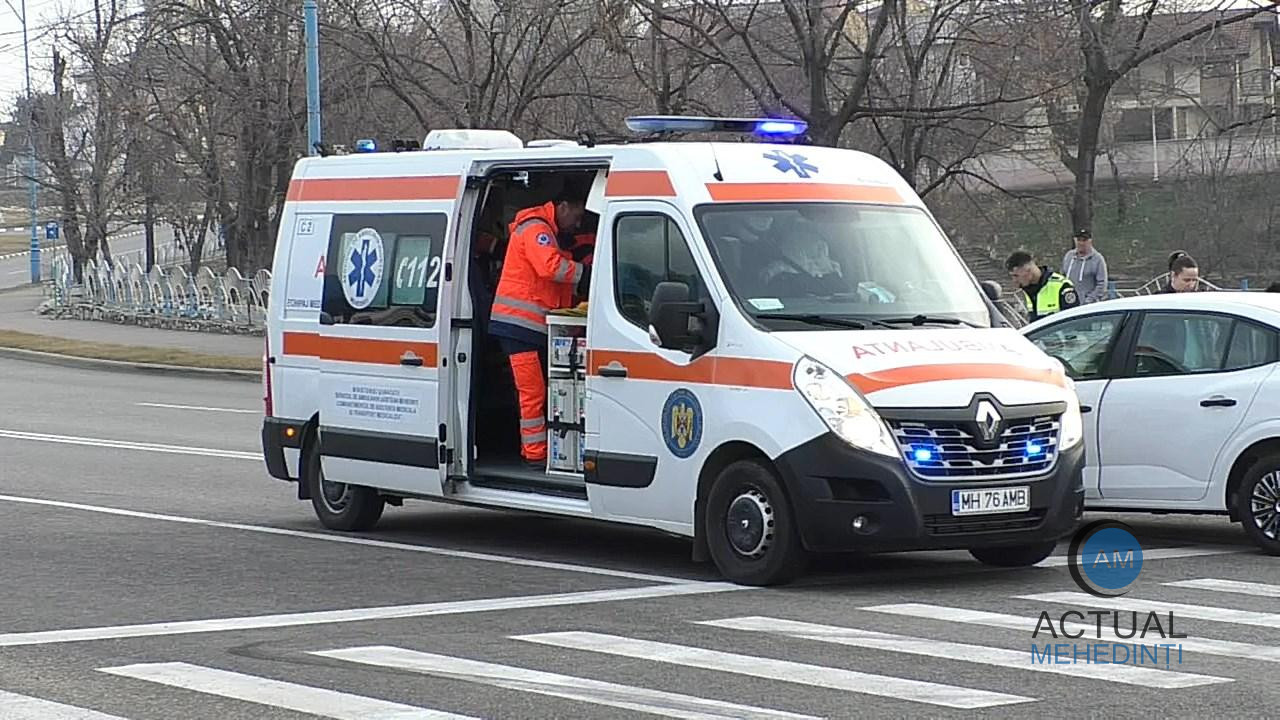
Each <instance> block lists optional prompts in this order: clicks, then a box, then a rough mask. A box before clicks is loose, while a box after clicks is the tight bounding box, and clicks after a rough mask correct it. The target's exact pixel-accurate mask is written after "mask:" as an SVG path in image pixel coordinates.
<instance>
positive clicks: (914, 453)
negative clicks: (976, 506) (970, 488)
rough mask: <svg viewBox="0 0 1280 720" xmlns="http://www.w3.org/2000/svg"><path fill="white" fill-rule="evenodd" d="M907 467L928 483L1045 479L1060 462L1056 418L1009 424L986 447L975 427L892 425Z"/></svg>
mask: <svg viewBox="0 0 1280 720" xmlns="http://www.w3.org/2000/svg"><path fill="white" fill-rule="evenodd" d="M889 425H890V427H891V428H892V429H893V434H894V436H895V437H896V438H897V440H898V447H899V448H900V449H901V450H902V454H903V459H905V460H906V463H907V467H909V468H911V471H912V472H913V473H915V474H916V475H918V476H919V477H922V478H925V479H927V480H1007V479H1009V478H1019V477H1030V476H1034V475H1044V474H1046V473H1048V472H1049V471H1050V470H1051V469H1053V467H1054V464H1055V463H1057V461H1058V427H1059V425H1058V418H1057V417H1056V416H1043V417H1028V418H1015V419H1009V420H1006V421H1005V424H1004V426H1003V429H1002V430H1001V432H1000V435H999V436H998V437H996V438H993V439H992V440H991V441H990V442H983V441H982V440H981V438H980V437H979V436H978V435H977V433H978V429H977V427H976V424H975V423H966V422H954V421H929V422H917V421H911V420H890V421H889Z"/></svg>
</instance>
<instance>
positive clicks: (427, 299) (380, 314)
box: [322, 213, 448, 328]
mask: <svg viewBox="0 0 1280 720" xmlns="http://www.w3.org/2000/svg"><path fill="white" fill-rule="evenodd" d="M447 226H448V217H447V216H446V215H444V214H443V213H414V214H395V215H334V217H333V227H332V230H331V232H330V235H329V251H328V253H327V255H326V257H325V270H324V300H323V303H322V309H323V310H324V312H326V313H328V314H329V316H330V317H331V318H333V322H334V324H352V325H391V326H407V327H423V328H429V327H433V326H435V323H436V301H437V299H438V297H439V294H440V283H441V281H442V280H443V269H444V268H443V266H444V257H443V252H444V237H445V230H446V228H447Z"/></svg>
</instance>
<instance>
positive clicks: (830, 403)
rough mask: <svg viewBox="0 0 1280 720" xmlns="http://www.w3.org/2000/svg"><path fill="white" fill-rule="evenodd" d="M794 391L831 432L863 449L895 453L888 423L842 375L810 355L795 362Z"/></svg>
mask: <svg viewBox="0 0 1280 720" xmlns="http://www.w3.org/2000/svg"><path fill="white" fill-rule="evenodd" d="M791 382H792V383H793V384H794V385H795V388H796V391H797V392H799V393H800V395H801V396H802V397H803V398H804V399H805V400H806V401H807V402H808V403H809V407H812V408H813V411H814V412H816V413H818V417H820V418H822V421H823V422H825V423H826V424H827V427H828V428H830V430H831V432H833V433H835V434H836V435H839V436H840V437H841V438H843V439H844V441H845V442H847V443H849V444H850V445H852V446H854V447H856V448H860V449H862V450H869V451H871V452H874V453H879V454H880V455H887V456H889V457H898V447H897V443H895V442H894V440H893V435H892V433H890V432H889V427H888V426H887V425H885V424H884V420H882V419H881V418H880V415H879V414H878V413H877V412H876V411H875V410H874V409H872V407H871V405H869V404H868V403H867V401H866V400H865V399H863V397H862V393H859V392H858V390H857V388H855V387H854V386H853V385H852V384H850V383H849V381H848V380H846V379H845V378H844V376H842V375H840V373H837V372H836V371H834V370H832V369H831V368H829V367H827V366H826V365H823V364H822V363H820V362H818V361H817V360H814V359H813V358H810V357H802V358H800V360H798V361H797V362H796V366H795V370H794V371H793V372H792V375H791Z"/></svg>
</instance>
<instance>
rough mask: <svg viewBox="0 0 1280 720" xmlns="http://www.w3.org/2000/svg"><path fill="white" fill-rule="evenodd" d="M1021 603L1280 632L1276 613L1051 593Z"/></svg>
mask: <svg viewBox="0 0 1280 720" xmlns="http://www.w3.org/2000/svg"><path fill="white" fill-rule="evenodd" d="M1015 597H1016V598H1017V599H1018V600H1031V601H1033V602H1048V603H1062V604H1068V605H1085V606H1088V607H1095V608H1109V609H1114V610H1127V611H1134V612H1139V613H1148V612H1156V613H1170V612H1171V613H1173V614H1175V615H1181V616H1182V617H1187V618H1192V619H1194V620H1210V621H1213V622H1221V623H1231V624H1234V625H1254V626H1257V627H1266V628H1277V629H1280V615H1277V614H1275V613H1264V612H1254V611H1252V610H1235V609H1232V608H1220V607H1210V606H1207V605H1189V604H1186V603H1174V602H1160V601H1158V600H1139V599H1137V598H1127V597H1126V598H1119V597H1114V598H1097V597H1094V596H1092V595H1088V594H1086V593H1079V592H1051V593H1038V594H1035V595H1017V596H1015Z"/></svg>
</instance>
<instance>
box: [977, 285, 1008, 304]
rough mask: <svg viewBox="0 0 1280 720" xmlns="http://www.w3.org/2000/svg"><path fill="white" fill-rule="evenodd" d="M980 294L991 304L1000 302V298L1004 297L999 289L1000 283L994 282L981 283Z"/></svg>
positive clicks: (1002, 291)
mask: <svg viewBox="0 0 1280 720" xmlns="http://www.w3.org/2000/svg"><path fill="white" fill-rule="evenodd" d="M981 284H982V292H983V294H984V295H986V296H987V299H988V300H990V301H991V302H1000V297H1001V296H1002V295H1004V290H1003V289H1002V288H1001V287H1000V283H998V282H995V281H994V280H983V281H982V283H981Z"/></svg>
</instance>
